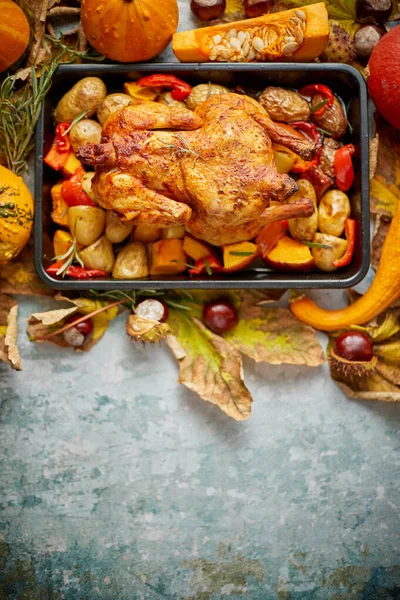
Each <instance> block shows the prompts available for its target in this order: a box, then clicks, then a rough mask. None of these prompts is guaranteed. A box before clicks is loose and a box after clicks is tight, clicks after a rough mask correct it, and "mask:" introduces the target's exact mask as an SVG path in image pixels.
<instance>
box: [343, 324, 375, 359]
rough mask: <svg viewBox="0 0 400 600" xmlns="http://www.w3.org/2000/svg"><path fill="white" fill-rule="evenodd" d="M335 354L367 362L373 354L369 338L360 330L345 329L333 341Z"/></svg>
mask: <svg viewBox="0 0 400 600" xmlns="http://www.w3.org/2000/svg"><path fill="white" fill-rule="evenodd" d="M334 351H335V354H337V355H338V356H340V357H341V358H344V359H346V360H350V361H357V362H369V361H370V360H372V357H373V355H374V347H373V344H372V340H371V338H370V337H369V336H368V335H367V334H365V333H362V332H361V331H345V332H344V333H341V334H340V335H339V337H338V338H336V342H335V349H334Z"/></svg>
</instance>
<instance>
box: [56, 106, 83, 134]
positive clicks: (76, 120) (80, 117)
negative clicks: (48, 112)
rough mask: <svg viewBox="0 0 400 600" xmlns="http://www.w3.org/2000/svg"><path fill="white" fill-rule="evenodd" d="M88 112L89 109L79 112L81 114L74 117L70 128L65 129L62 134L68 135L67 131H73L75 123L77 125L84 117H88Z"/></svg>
mask: <svg viewBox="0 0 400 600" xmlns="http://www.w3.org/2000/svg"><path fill="white" fill-rule="evenodd" d="M88 112H89V111H88V110H84V111H82V112H81V113H79V115H77V116H76V117H75V119H73V120H72V121H71V124H70V126H69V127H68V129H66V130H65V131H64V133H63V134H62V135H67V133H69V132H70V131H71V129H72V128H73V126H74V125H76V124H77V123H79V121H82V119H84V118H85V117H86V115H87V114H88Z"/></svg>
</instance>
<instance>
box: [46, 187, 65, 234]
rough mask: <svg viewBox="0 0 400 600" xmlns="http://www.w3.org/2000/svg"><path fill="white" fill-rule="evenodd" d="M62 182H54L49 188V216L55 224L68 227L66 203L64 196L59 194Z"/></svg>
mask: <svg viewBox="0 0 400 600" xmlns="http://www.w3.org/2000/svg"><path fill="white" fill-rule="evenodd" d="M62 184H63V182H62V181H60V182H59V183H56V184H55V185H53V187H52V188H51V192H50V194H51V201H52V204H53V211H52V213H51V218H52V219H53V221H54V223H57V225H61V226H62V227H68V208H69V206H68V204H67V203H66V202H65V200H64V198H63V197H62V194H61V188H62Z"/></svg>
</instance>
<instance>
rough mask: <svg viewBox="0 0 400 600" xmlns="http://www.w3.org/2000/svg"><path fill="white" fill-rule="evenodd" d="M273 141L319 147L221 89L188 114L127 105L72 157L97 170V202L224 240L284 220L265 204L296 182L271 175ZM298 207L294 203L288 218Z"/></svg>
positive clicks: (309, 149) (140, 219) (138, 218)
mask: <svg viewBox="0 0 400 600" xmlns="http://www.w3.org/2000/svg"><path fill="white" fill-rule="evenodd" d="M271 140H272V141H275V142H279V143H280V144H282V145H283V146H286V147H287V148H290V149H291V150H293V151H294V152H296V153H297V154H299V155H300V156H301V157H303V158H304V159H306V160H309V159H311V158H312V157H313V156H314V155H315V153H316V150H317V149H316V146H315V144H313V143H312V142H309V141H308V140H307V139H306V138H304V137H303V136H301V135H300V134H298V133H297V132H296V131H295V130H294V129H292V128H291V127H289V126H286V125H282V124H278V123H274V122H273V121H271V119H270V118H269V116H268V113H267V112H266V111H265V109H263V107H262V106H261V105H260V104H259V103H258V102H256V101H255V100H253V99H251V98H249V97H247V96H240V95H238V94H224V95H221V96H211V97H210V98H209V99H208V100H206V101H205V102H203V104H201V105H200V106H199V107H198V108H197V109H196V111H195V112H194V113H193V112H191V111H190V110H186V109H184V108H175V107H168V106H164V105H162V104H158V103H154V102H148V103H145V104H140V105H138V106H127V107H125V108H123V109H122V110H120V111H118V112H116V113H113V114H112V115H111V116H110V117H109V119H108V120H107V122H106V123H105V125H104V127H103V132H102V141H101V144H86V145H85V146H82V147H81V148H80V149H79V151H78V157H79V158H80V160H82V162H83V163H84V164H86V165H93V166H95V167H96V176H95V177H94V179H93V184H92V185H93V190H94V193H95V195H96V198H97V200H98V202H99V204H100V205H101V206H103V207H104V208H108V209H112V210H115V211H117V212H118V213H120V214H121V215H123V217H124V218H125V219H127V220H133V219H135V223H137V224H139V223H148V224H152V225H157V226H159V227H169V226H173V225H183V224H184V225H186V228H187V230H188V231H190V232H191V233H192V234H193V235H195V236H196V237H198V238H200V239H203V240H205V241H207V242H209V243H211V244H214V245H217V246H222V245H224V244H230V243H233V242H238V241H242V240H248V239H251V238H253V237H254V236H255V235H257V233H258V232H259V230H260V228H261V227H262V226H263V225H264V224H265V223H266V222H270V221H271V219H272V220H279V219H280V218H285V217H284V216H279V215H280V211H279V205H278V207H277V206H276V205H274V206H272V207H271V209H269V204H270V201H280V202H285V200H286V199H287V198H289V196H291V195H292V194H293V193H294V192H295V191H296V189H297V186H296V183H295V181H294V180H293V179H291V178H290V177H289V176H288V175H279V174H278V173H277V171H276V168H275V163H274V155H273V152H272V147H271ZM306 205H307V206H306V212H309V207H310V205H309V203H306ZM293 207H294V212H295V213H296V204H292V205H291V211H293ZM282 209H283V213H282V214H286V213H285V211H286V209H287V207H285V206H282ZM269 210H270V211H271V214H269ZM304 210H305V204H304V203H300V204H299V206H298V213H296V214H295V216H304Z"/></svg>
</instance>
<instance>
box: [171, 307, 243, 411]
mask: <svg viewBox="0 0 400 600" xmlns="http://www.w3.org/2000/svg"><path fill="white" fill-rule="evenodd" d="M169 323H170V324H171V327H172V330H173V332H174V335H168V336H167V339H166V341H167V344H168V346H169V348H170V349H171V351H172V352H173V354H174V356H175V357H176V359H177V360H178V362H179V371H180V377H179V382H180V383H182V384H183V385H185V386H186V387H187V388H189V389H190V390H192V391H194V392H196V393H197V394H199V396H200V397H201V398H203V400H206V401H208V402H211V403H212V404H216V405H217V406H219V407H220V409H221V410H222V411H224V412H225V413H226V414H227V415H229V416H230V417H232V418H233V419H235V420H236V421H243V420H246V419H248V418H249V417H250V413H251V403H252V397H251V394H250V392H249V390H248V389H247V388H246V386H245V384H244V381H243V367H242V359H241V356H240V353H239V352H238V351H237V350H236V349H235V348H234V346H232V345H231V344H230V343H229V342H228V341H227V340H225V339H224V338H222V337H221V336H219V335H215V334H214V333H212V332H211V331H209V330H208V329H207V328H206V327H204V325H203V324H202V323H201V321H200V320H199V319H197V318H193V319H189V318H187V317H186V316H185V315H184V314H182V312H181V311H178V310H171V311H170V318H169Z"/></svg>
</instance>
